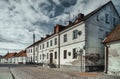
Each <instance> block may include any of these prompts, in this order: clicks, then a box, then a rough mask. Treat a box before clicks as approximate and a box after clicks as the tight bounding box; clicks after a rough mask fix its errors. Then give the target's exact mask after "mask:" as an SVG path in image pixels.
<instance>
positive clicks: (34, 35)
mask: <svg viewBox="0 0 120 79" xmlns="http://www.w3.org/2000/svg"><path fill="white" fill-rule="evenodd" d="M34 43H35V33H34V32H33V44H34ZM33 63H35V46H34V45H33Z"/></svg>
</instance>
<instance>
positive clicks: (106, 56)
mask: <svg viewBox="0 0 120 79" xmlns="http://www.w3.org/2000/svg"><path fill="white" fill-rule="evenodd" d="M108 48H109V46H107V45H105V70H104V72H105V73H107V71H108V52H109V50H108Z"/></svg>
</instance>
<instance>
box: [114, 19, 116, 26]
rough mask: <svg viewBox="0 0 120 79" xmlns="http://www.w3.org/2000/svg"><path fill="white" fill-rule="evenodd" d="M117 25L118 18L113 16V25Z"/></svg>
mask: <svg viewBox="0 0 120 79" xmlns="http://www.w3.org/2000/svg"><path fill="white" fill-rule="evenodd" d="M115 25H116V18H113V26H115Z"/></svg>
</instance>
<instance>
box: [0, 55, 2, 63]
mask: <svg viewBox="0 0 120 79" xmlns="http://www.w3.org/2000/svg"><path fill="white" fill-rule="evenodd" d="M1 60H2V55H0V63H1V62H2V61H1Z"/></svg>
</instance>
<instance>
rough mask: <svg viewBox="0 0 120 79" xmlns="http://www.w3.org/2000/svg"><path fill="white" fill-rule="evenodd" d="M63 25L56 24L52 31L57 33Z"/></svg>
mask: <svg viewBox="0 0 120 79" xmlns="http://www.w3.org/2000/svg"><path fill="white" fill-rule="evenodd" d="M64 28H65V27H64V26H62V25H59V24H56V26H55V27H54V33H58V32H60V31H61V30H63V29H64Z"/></svg>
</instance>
